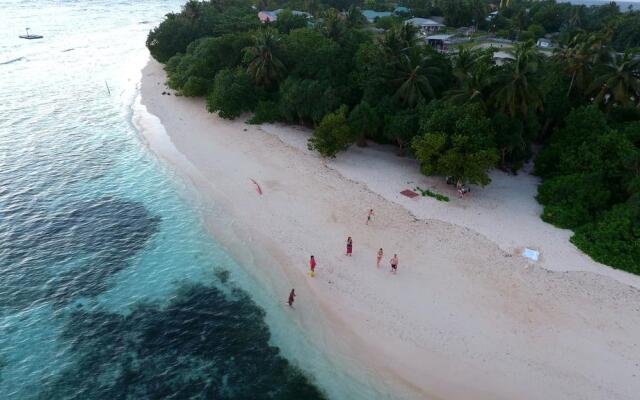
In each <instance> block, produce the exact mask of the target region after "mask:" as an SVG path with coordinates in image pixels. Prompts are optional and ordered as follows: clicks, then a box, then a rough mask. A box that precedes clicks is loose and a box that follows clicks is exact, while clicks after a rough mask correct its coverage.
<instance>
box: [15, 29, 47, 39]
mask: <svg viewBox="0 0 640 400" xmlns="http://www.w3.org/2000/svg"><path fill="white" fill-rule="evenodd" d="M20 39H42V35H32V34H30V33H29V28H27V34H26V35H20Z"/></svg>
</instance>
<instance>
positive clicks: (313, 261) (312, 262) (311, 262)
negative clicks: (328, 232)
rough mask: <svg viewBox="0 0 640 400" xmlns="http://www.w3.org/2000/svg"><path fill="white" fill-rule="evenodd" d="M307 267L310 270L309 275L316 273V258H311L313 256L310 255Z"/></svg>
mask: <svg viewBox="0 0 640 400" xmlns="http://www.w3.org/2000/svg"><path fill="white" fill-rule="evenodd" d="M309 267H310V268H311V272H310V273H309V275H311V276H315V275H316V259H315V258H313V256H311V258H310V259H309Z"/></svg>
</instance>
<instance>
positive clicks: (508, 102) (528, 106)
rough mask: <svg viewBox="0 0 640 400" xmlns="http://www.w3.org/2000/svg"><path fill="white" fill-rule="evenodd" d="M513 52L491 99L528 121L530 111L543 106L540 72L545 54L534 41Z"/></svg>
mask: <svg viewBox="0 0 640 400" xmlns="http://www.w3.org/2000/svg"><path fill="white" fill-rule="evenodd" d="M512 54H513V56H514V60H513V61H511V62H509V63H507V64H505V65H504V66H503V67H502V72H501V73H499V74H498V75H497V76H496V77H495V80H494V82H493V85H492V86H493V92H492V94H491V102H492V103H493V105H494V107H495V108H496V109H498V110H499V111H502V112H504V113H506V114H507V115H509V116H510V117H512V118H513V117H521V118H523V119H524V120H525V122H526V120H527V118H528V115H529V111H531V110H538V109H541V108H542V101H543V97H544V93H543V92H542V89H541V87H542V85H541V82H540V79H539V76H538V73H537V72H538V65H539V62H540V57H541V56H540V54H539V53H538V52H537V50H536V49H535V47H534V46H533V42H526V43H521V44H518V45H517V46H516V48H515V52H513V53H512Z"/></svg>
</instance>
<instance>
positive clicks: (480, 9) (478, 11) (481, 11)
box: [469, 0, 489, 31]
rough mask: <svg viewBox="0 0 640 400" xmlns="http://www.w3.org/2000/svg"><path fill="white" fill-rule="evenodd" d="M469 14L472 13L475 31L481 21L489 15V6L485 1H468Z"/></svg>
mask: <svg viewBox="0 0 640 400" xmlns="http://www.w3.org/2000/svg"><path fill="white" fill-rule="evenodd" d="M469 5H470V6H471V12H472V13H473V22H474V27H475V28H476V31H477V30H478V24H479V23H480V21H481V20H483V19H484V18H486V16H487V14H488V13H489V4H488V3H487V2H486V1H485V0H470V2H469Z"/></svg>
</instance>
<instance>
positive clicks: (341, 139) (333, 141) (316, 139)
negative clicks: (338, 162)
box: [308, 105, 355, 157]
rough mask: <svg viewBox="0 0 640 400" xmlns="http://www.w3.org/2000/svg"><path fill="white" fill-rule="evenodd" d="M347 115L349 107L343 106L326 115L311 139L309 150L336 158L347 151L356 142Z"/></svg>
mask: <svg viewBox="0 0 640 400" xmlns="http://www.w3.org/2000/svg"><path fill="white" fill-rule="evenodd" d="M347 114H348V109H347V106H345V105H343V106H341V107H340V108H339V109H338V110H337V111H336V112H332V113H329V114H327V115H325V117H324V118H322V121H321V122H320V125H319V126H318V127H317V128H316V129H315V130H314V131H313V136H311V137H310V138H309V143H308V148H309V150H316V151H318V152H319V153H320V154H321V155H322V156H324V157H335V156H336V154H338V152H340V151H344V150H346V149H347V148H348V147H349V146H350V145H351V144H352V143H353V142H354V141H355V137H354V135H353V133H352V131H351V128H349V123H348V122H347Z"/></svg>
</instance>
